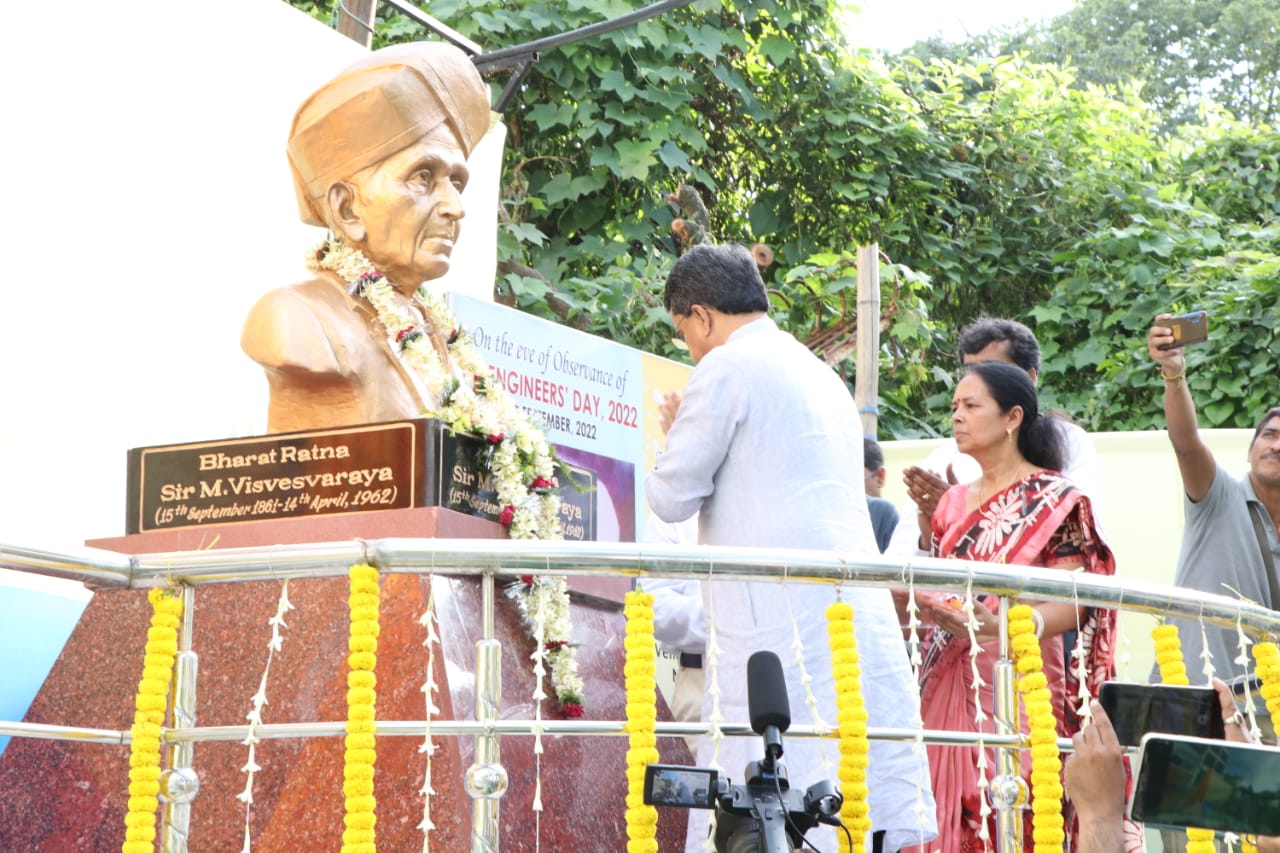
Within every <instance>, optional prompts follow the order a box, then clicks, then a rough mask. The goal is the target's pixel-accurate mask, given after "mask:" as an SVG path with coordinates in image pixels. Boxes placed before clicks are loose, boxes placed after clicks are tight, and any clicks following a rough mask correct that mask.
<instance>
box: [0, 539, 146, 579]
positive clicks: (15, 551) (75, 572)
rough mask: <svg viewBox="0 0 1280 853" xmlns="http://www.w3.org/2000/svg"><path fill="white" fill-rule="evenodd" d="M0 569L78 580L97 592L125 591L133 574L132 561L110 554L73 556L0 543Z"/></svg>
mask: <svg viewBox="0 0 1280 853" xmlns="http://www.w3.org/2000/svg"><path fill="white" fill-rule="evenodd" d="M0 568H3V569H11V570H13V571H15V572H26V573H27V574H32V575H41V576H42V577H47V578H61V579H63V580H70V581H80V582H82V583H84V584H85V585H87V586H89V587H92V588H98V589H109V588H116V589H125V588H127V587H128V586H129V577H130V575H131V573H132V571H133V561H132V560H131V559H130V558H129V557H127V556H125V555H123V554H116V553H114V552H112V551H99V550H96V549H94V550H93V551H92V552H89V551H86V552H85V553H84V554H83V555H80V556H73V555H70V554H59V553H55V552H53V551H43V550H40V549H38V548H23V547H22V546H20V545H8V544H4V543H0Z"/></svg>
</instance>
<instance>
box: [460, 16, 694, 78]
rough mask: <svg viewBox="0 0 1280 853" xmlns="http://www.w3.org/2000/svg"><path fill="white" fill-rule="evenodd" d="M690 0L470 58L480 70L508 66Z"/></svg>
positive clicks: (618, 27) (620, 27)
mask: <svg viewBox="0 0 1280 853" xmlns="http://www.w3.org/2000/svg"><path fill="white" fill-rule="evenodd" d="M692 2H693V0H661V2H659V3H654V4H653V5H651V6H645V7H644V8H643V9H637V10H636V11H634V12H628V13H627V14H625V15H619V16H618V17H616V18H610V19H609V20H607V21H599V22H598V23H594V24H587V25H586V26H585V27H578V28H577V29H576V30H569V31H568V32H567V33H557V34H556V35H553V36H547V37H546V38H540V39H535V40H534V41H530V42H525V43H524V44H515V45H512V46H510V47H504V48H501V49H500V50H494V51H490V52H489V53H482V54H480V55H479V56H474V57H472V58H471V61H472V62H474V63H475V66H476V68H479V69H480V70H481V71H489V70H497V69H502V68H509V67H511V66H513V65H518V64H519V63H521V62H522V61H524V60H525V59H527V58H528V57H530V56H535V57H536V55H537V54H538V53H540V52H542V51H544V50H551V49H552V48H557V47H563V46H564V45H567V44H572V43H574V42H576V41H582V40H583V39H586V38H590V37H592V36H596V35H601V34H603V33H608V32H612V31H613V30H618V29H622V28H623V27H626V26H629V25H631V24H635V23H639V22H640V21H644V20H648V19H649V18H652V17H655V16H657V15H661V14H662V13H663V12H669V11H671V10H672V9H679V8H681V7H682V6H688V5H689V4H690V3H692Z"/></svg>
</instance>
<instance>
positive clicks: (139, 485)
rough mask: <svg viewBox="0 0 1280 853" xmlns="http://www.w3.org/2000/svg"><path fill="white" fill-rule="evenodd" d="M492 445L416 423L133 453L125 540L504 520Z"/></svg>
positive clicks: (436, 424)
mask: <svg viewBox="0 0 1280 853" xmlns="http://www.w3.org/2000/svg"><path fill="white" fill-rule="evenodd" d="M483 450H484V441H483V440H482V439H478V438H472V437H468V436H458V435H454V434H453V433H451V432H450V431H449V430H448V429H445V428H443V427H442V425H441V424H440V422H439V421H435V420H429V419H415V420H405V421H389V422H385V423H376V424H363V425H360V426H351V427H337V428H333V429H320V430H307V431H304V432H292V433H279V434H275V435H260V436H250V437H248V438H237V439H224V440H219V441H201V442H194V443H190V444H177V445H165V446H158V447H143V448H135V449H133V450H130V451H129V471H128V504H127V509H126V519H125V528H126V532H127V533H142V532H146V531H152V530H166V529H170V528H176V527H198V526H206V525H215V524H227V523H242V522H246V521H269V520H273V519H280V518H292V517H297V516H306V515H332V514H339V513H358V512H370V511H374V510H387V509H404V508H408V507H425V506H442V507H446V508H448V509H453V510H457V511H459V512H464V513H467V514H468V515H474V516H479V517H482V518H487V519H490V520H493V521H496V520H497V518H498V513H499V512H500V510H501V507H499V506H498V505H497V500H496V496H495V493H494V492H493V490H492V489H490V488H487V485H488V484H487V478H486V477H485V476H484V475H482V474H481V473H480V470H479V467H478V466H477V465H476V458H477V455H478V454H479V453H481V452H483Z"/></svg>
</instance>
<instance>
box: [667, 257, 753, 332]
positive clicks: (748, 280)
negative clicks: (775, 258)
mask: <svg viewBox="0 0 1280 853" xmlns="http://www.w3.org/2000/svg"><path fill="white" fill-rule="evenodd" d="M663 304H664V305H665V306H666V309H667V310H668V311H670V312H671V313H672V314H680V315H682V316H688V315H689V311H690V309H692V308H693V306H694V305H703V306H705V307H707V308H714V309H715V310H716V311H719V312H720V313H721V314H751V313H753V312H755V311H768V310H769V297H768V295H767V294H766V293H765V289H764V279H762V278H761V277H760V268H759V267H758V266H756V261H755V258H753V257H751V253H750V252H748V251H747V250H746V249H744V248H743V247H742V246H734V245H729V244H717V245H702V246H694V247H693V248H692V249H690V250H689V251H687V252H685V253H684V254H683V255H681V256H680V260H678V261H676V265H675V266H674V267H673V268H672V269H671V274H670V275H668V276H667V288H666V292H665V293H664V294H663Z"/></svg>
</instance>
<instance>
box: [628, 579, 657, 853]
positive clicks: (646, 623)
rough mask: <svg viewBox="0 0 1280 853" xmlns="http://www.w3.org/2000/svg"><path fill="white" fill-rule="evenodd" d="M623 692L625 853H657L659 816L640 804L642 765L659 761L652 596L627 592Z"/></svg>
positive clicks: (642, 778) (638, 591) (642, 802)
mask: <svg viewBox="0 0 1280 853" xmlns="http://www.w3.org/2000/svg"><path fill="white" fill-rule="evenodd" d="M622 612H623V614H624V615H625V616H626V618H627V638H626V640H625V648H626V665H625V669H624V675H625V676H626V688H627V724H626V732H627V742H628V748H627V853H657V851H658V810H657V809H656V808H654V807H653V806H647V805H645V804H644V775H645V765H646V764H652V763H654V762H656V761H657V760H658V738H657V735H656V734H655V732H656V723H657V720H658V706H657V695H658V694H657V682H656V680H655V679H654V673H655V672H656V671H657V646H656V644H655V643H654V640H653V596H652V595H650V594H649V593H647V592H644V591H643V590H639V589H637V590H634V591H632V592H628V593H627V595H626V599H625V600H624V603H623V611H622Z"/></svg>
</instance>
